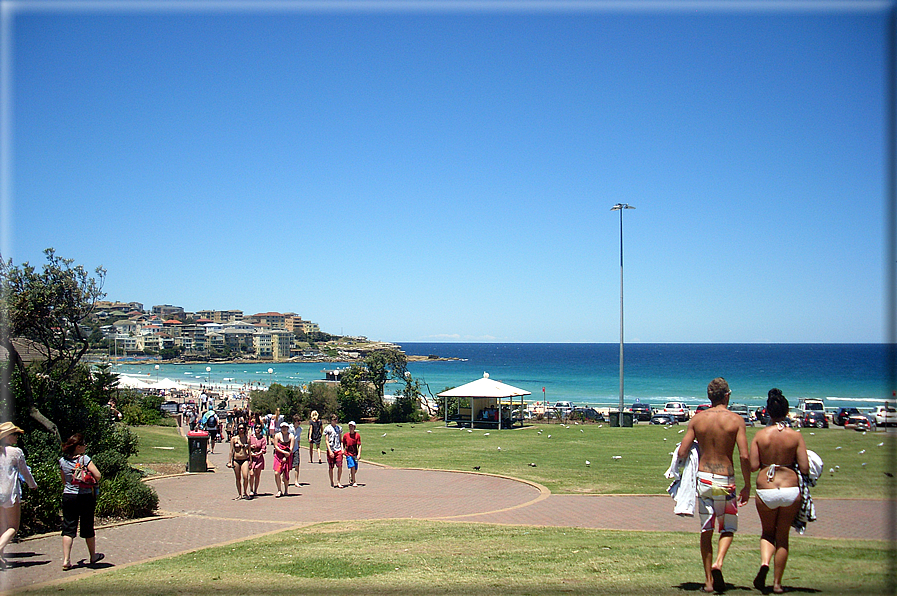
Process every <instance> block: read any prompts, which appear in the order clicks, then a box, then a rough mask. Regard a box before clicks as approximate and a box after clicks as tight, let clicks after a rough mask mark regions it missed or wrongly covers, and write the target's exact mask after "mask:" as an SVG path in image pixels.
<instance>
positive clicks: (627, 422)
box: [623, 412, 632, 428]
mask: <svg viewBox="0 0 897 596" xmlns="http://www.w3.org/2000/svg"><path fill="white" fill-rule="evenodd" d="M623 426H628V427H630V428H631V427H632V412H623Z"/></svg>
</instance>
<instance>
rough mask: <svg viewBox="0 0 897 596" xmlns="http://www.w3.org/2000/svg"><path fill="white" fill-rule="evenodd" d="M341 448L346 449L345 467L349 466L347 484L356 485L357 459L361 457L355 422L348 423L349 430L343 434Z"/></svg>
mask: <svg viewBox="0 0 897 596" xmlns="http://www.w3.org/2000/svg"><path fill="white" fill-rule="evenodd" d="M343 448H344V449H345V450H346V467H347V468H349V486H358V483H357V482H355V473H356V472H358V459H359V458H360V457H361V435H360V434H358V433H357V432H355V422H354V421H353V422H350V423H349V432H347V433H346V434H344V435H343Z"/></svg>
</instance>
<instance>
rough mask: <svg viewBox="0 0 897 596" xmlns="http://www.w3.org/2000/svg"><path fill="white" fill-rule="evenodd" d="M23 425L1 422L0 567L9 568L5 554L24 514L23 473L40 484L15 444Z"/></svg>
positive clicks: (27, 479) (31, 483) (31, 485)
mask: <svg viewBox="0 0 897 596" xmlns="http://www.w3.org/2000/svg"><path fill="white" fill-rule="evenodd" d="M24 432H25V431H23V430H22V429H21V428H19V427H18V426H16V425H15V424H13V423H12V422H4V423H3V424H0V569H6V559H5V558H4V556H3V552H4V549H5V548H6V545H7V544H9V542H10V541H11V540H12V539H13V538H14V537H15V535H16V532H18V531H19V521H20V520H21V518H22V485H21V483H20V482H19V475H21V477H22V478H24V479H25V482H27V483H28V486H30V487H31V488H33V489H34V488H37V482H35V481H34V477H33V476H32V475H31V470H30V469H29V468H28V464H27V463H26V462H25V454H24V453H22V450H21V449H19V448H18V447H15V444H16V441H18V440H19V435H20V434H23V433H24Z"/></svg>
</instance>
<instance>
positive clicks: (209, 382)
mask: <svg viewBox="0 0 897 596" xmlns="http://www.w3.org/2000/svg"><path fill="white" fill-rule="evenodd" d="M206 384H207V385H208V387H207V388H206V391H209V392H211V391H212V367H211V366H207V367H206Z"/></svg>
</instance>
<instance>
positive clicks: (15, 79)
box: [2, 1, 888, 342]
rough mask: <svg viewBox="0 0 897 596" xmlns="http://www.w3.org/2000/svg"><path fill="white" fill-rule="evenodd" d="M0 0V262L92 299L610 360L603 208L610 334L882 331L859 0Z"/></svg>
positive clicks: (875, 101)
mask: <svg viewBox="0 0 897 596" xmlns="http://www.w3.org/2000/svg"><path fill="white" fill-rule="evenodd" d="M4 4H5V8H6V9H7V10H6V11H5V13H4V18H5V19H6V22H5V25H6V27H7V31H11V33H12V35H11V36H6V35H5V36H4V37H5V38H6V39H5V41H4V43H5V44H6V45H5V46H4V51H5V56H6V61H5V63H4V64H5V66H6V68H5V71H4V77H5V79H4V80H6V81H11V84H9V85H7V91H6V95H5V96H4V99H5V104H4V105H5V109H6V111H5V120H4V121H5V122H6V123H8V124H9V126H7V127H5V128H7V130H8V132H6V133H4V134H6V137H5V139H4V142H5V146H6V147H8V148H9V149H11V152H10V151H7V152H6V154H5V156H4V157H5V158H6V159H7V161H6V162H5V165H6V170H5V171H7V172H8V173H9V174H8V175H7V176H6V180H4V186H3V190H4V192H3V205H2V207H3V215H4V221H3V240H2V251H3V256H4V257H12V258H13V259H14V261H15V262H16V263H21V262H23V261H30V262H31V263H40V262H41V261H42V259H43V255H42V250H43V249H44V248H47V247H53V248H55V249H56V251H57V254H59V255H61V256H64V257H67V258H72V259H74V260H75V261H76V262H78V263H80V264H83V265H85V266H86V267H88V268H90V269H92V268H94V267H96V266H98V265H102V266H103V267H105V268H106V269H107V271H108V276H107V280H106V285H105V290H106V292H107V294H108V297H109V298H110V299H113V300H125V301H131V300H136V301H140V302H143V303H144V304H145V305H146V306H147V307H150V306H152V305H154V304H164V303H168V304H176V305H179V306H183V307H184V308H185V309H187V310H200V309H235V308H236V309H242V310H243V311H244V312H246V313H254V312H262V311H281V312H284V311H293V312H297V313H299V314H300V315H302V316H303V317H304V318H306V319H309V320H312V321H315V322H317V323H319V324H320V326H321V328H322V329H323V330H325V331H329V332H332V333H345V334H353V335H366V336H368V337H371V338H376V339H382V340H392V341H510V342H514V341H523V342H530V341H536V342H538V341H548V342H552V341H554V342H568V341H569V342H580V341H592V342H615V341H618V340H619V301H620V286H619V283H620V279H619V276H620V267H619V263H620V261H619V247H620V244H619V243H620V237H619V217H618V214H617V213H616V212H611V211H610V208H611V206H613V205H614V204H615V203H618V202H624V203H629V204H631V205H634V206H635V207H636V209H635V210H633V211H626V212H625V215H624V234H625V236H624V241H625V298H626V300H625V308H626V327H625V329H626V332H625V338H626V341H631V342H635V341H642V342H878V341H883V340H885V339H886V335H885V332H884V327H885V323H886V320H885V319H886V317H885V311H886V307H885V295H886V290H887V283H886V279H887V276H888V274H887V270H886V265H885V257H886V250H885V245H886V243H887V241H888V235H887V234H886V230H885V227H886V225H885V215H886V204H885V203H886V197H885V183H886V178H885V148H886V143H885V141H886V136H885V132H886V131H885V124H886V123H885V119H884V116H885V110H886V98H885V87H884V81H885V78H884V75H885V56H886V55H885V25H886V14H885V10H886V7H887V6H888V5H887V4H885V3H875V2H871V3H870V2H845V3H827V4H821V3H813V2H810V3H772V4H768V5H766V6H772V7H773V8H771V9H765V8H764V9H762V10H761V9H760V8H758V7H760V6H761V4H760V3H747V4H737V5H736V6H738V7H739V8H738V9H731V8H729V6H730V5H725V4H719V3H707V4H703V3H691V4H687V5H686V4H680V3H664V2H655V3H640V2H636V3H633V4H628V5H623V4H619V3H602V2H595V3H588V2H586V3H581V4H570V3H567V4H565V6H566V8H564V9H560V8H555V6H556V5H552V4H550V3H541V4H525V3H513V2H511V3H504V4H502V5H501V6H502V8H501V9H498V8H495V5H494V4H493V5H491V6H490V4H489V3H480V4H477V3H469V4H464V5H463V7H458V6H457V5H454V6H452V5H450V4H441V5H439V6H442V7H443V8H442V9H433V8H431V7H428V5H427V4H425V3H413V2H412V3H408V4H395V3H393V4H389V3H379V4H364V3H354V4H348V5H342V6H343V8H342V9H338V10H337V9H327V8H322V5H321V4H316V5H313V6H316V7H317V8H314V9H312V8H308V5H303V4H299V3H291V2H284V3H280V4H265V5H264V8H259V9H256V8H246V6H247V4H242V5H240V6H242V7H243V8H240V9H237V8H234V5H228V4H227V3H204V2H202V1H199V2H193V3H188V2H173V3H168V4H166V3H155V4H140V3H133V2H132V3H128V2H125V3H114V4H111V5H110V6H111V8H110V9H108V10H99V9H98V8H97V6H98V5H97V4H95V3H94V4H80V3H78V2H72V3H59V4H53V5H44V4H40V3H37V2H21V3H17V4H12V3H6V2H4ZM430 6H432V5H430ZM621 6H625V7H628V8H620V7H621ZM446 7H448V8H446ZM571 7H573V8H571ZM807 7H811V8H810V9H807ZM813 7H815V8H813ZM10 156H11V157H10Z"/></svg>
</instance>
